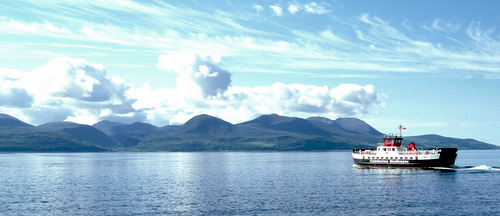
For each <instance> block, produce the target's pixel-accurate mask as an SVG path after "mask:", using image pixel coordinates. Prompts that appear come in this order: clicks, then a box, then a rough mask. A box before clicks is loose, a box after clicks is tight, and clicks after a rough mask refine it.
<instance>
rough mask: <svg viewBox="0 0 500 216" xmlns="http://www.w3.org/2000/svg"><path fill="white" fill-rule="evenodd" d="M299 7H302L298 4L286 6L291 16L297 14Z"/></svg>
mask: <svg viewBox="0 0 500 216" xmlns="http://www.w3.org/2000/svg"><path fill="white" fill-rule="evenodd" d="M301 7H302V6H301V5H300V4H298V3H290V5H288V12H290V13H291V14H294V13H297V12H298V11H299V10H300V8H301Z"/></svg>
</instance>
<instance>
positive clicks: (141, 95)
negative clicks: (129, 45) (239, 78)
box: [0, 52, 385, 126]
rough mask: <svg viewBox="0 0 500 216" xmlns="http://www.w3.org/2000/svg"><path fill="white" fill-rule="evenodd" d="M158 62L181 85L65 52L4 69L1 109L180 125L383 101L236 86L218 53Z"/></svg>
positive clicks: (348, 109)
mask: <svg viewBox="0 0 500 216" xmlns="http://www.w3.org/2000/svg"><path fill="white" fill-rule="evenodd" d="M158 67H159V68H161V69H163V70H165V71H168V72H171V73H174V74H176V75H177V78H176V81H177V86H176V87H171V88H167V87H159V88H156V89H153V88H151V87H150V86H149V85H147V84H144V85H143V86H140V87H131V86H128V85H127V84H126V83H124V81H123V80H122V79H120V78H118V77H114V78H109V77H108V76H107V74H106V70H105V68H104V66H102V65H98V64H92V63H89V62H87V61H86V60H84V59H74V58H66V57H65V58H55V59H53V60H51V61H49V62H48V63H47V64H45V65H44V66H42V67H40V68H38V69H36V70H33V71H30V72H26V73H23V72H17V71H16V72H15V73H14V74H13V75H9V76H7V75H6V74H7V73H4V72H2V71H6V70H2V71H0V72H2V73H0V75H2V76H1V78H2V79H0V82H1V83H0V84H2V85H1V87H2V89H1V92H0V99H4V100H2V102H3V103H0V112H9V111H12V109H13V108H16V107H17V108H21V110H22V111H21V112H15V113H12V114H15V115H16V116H18V117H22V119H25V120H26V121H28V122H29V123H33V124H41V123H45V122H50V121H63V120H67V121H75V122H78V123H86V124H92V123H95V122H96V121H99V120H103V119H107V120H112V121H121V122H129V123H130V122H135V121H148V122H150V123H154V124H157V125H160V126H161V125H165V124H172V123H176V124H182V123H184V122H185V121H187V120H188V119H189V118H191V117H193V116H194V115H198V114H202V113H206V114H210V115H214V116H217V117H220V118H222V119H225V120H227V121H231V122H233V123H238V122H243V121H247V120H250V119H251V118H254V117H256V116H258V115H260V114H267V113H278V114H282V115H291V116H300V117H308V116H311V115H323V116H331V117H338V116H346V115H348V116H353V115H364V114H367V113H368V112H369V110H370V108H371V107H376V106H382V105H383V103H384V100H385V95H384V94H378V93H377V92H376V90H375V88H374V87H373V86H371V85H367V86H359V85H355V84H342V85H340V86H338V87H335V88H332V89H330V88H329V87H327V86H314V85H302V84H283V83H275V84H273V85H271V86H259V87H241V86H231V85H230V84H231V79H230V77H231V74H230V73H229V71H227V70H225V69H223V68H222V67H221V58H220V57H218V56H210V55H200V54H198V53H193V52H174V53H170V54H168V55H162V56H160V57H159V58H158ZM8 72H11V71H8ZM13 86H21V87H19V88H14V87H13ZM5 101H7V102H5ZM9 114H11V113H9Z"/></svg>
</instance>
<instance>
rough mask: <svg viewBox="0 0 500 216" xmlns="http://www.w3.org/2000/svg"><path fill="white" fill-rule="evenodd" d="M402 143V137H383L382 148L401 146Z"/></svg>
mask: <svg viewBox="0 0 500 216" xmlns="http://www.w3.org/2000/svg"><path fill="white" fill-rule="evenodd" d="M402 142H403V137H401V136H400V137H398V136H393V135H386V136H384V146H393V147H397V146H401V143H402Z"/></svg>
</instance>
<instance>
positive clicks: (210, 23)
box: [0, 0, 500, 145]
mask: <svg viewBox="0 0 500 216" xmlns="http://www.w3.org/2000/svg"><path fill="white" fill-rule="evenodd" d="M498 8H500V2H499V1H496V0H484V1H460V0H459V1H456V0H443V1H432V0H418V1H413V0H409V1H397V0H379V1H361V0H359V1H358V0H355V1H354V0H349V1H347V0H334V1H270V0H255V1H252V0H249V1H222V0H217V1H211V0H207V1H189V0H182V1H161V0H155V1H130V0H109V1H108V0H100V1H80V0H67V1H58V0H53V1H43V3H42V2H40V1H35V0H33V1H30V0H26V1H5V0H0V44H1V45H0V113H6V114H9V115H12V116H14V117H16V118H19V119H21V120H23V121H25V122H28V123H31V124H34V125H39V124H43V123H46V122H52V121H73V122H77V123H82V124H90V125H91V124H94V123H96V122H98V121H102V120H111V121H118V122H125V123H133V122H147V123H151V124H154V125H157V126H164V125H170V124H182V123H184V122H186V121H187V120H189V119H190V118H192V117H193V116H195V115H198V114H209V115H213V116H216V117H219V118H221V119H223V120H226V121H228V122H231V123H240V122H244V121H248V120H251V119H254V118H256V117H258V116H260V115H262V114H272V113H276V114H279V115H285V116H295V117H302V118H307V117H311V116H322V117H327V118H330V119H336V118H339V117H356V118H359V119H362V120H364V121H365V122H367V123H368V124H370V125H372V126H373V127H375V128H376V129H377V130H379V131H381V132H382V133H396V132H397V128H398V126H399V125H403V126H405V127H406V128H407V129H406V130H405V131H404V135H423V134H439V135H443V136H450V137H456V138H472V139H477V140H480V141H485V142H488V143H492V144H496V145H500V133H499V132H500V115H499V114H500V113H499V111H498V110H499V109H498V108H499V107H500V97H499V96H500V13H498Z"/></svg>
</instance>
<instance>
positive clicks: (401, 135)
mask: <svg viewBox="0 0 500 216" xmlns="http://www.w3.org/2000/svg"><path fill="white" fill-rule="evenodd" d="M398 129H399V136H400V137H403V130H405V129H406V128H405V127H403V125H399V127H398Z"/></svg>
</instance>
